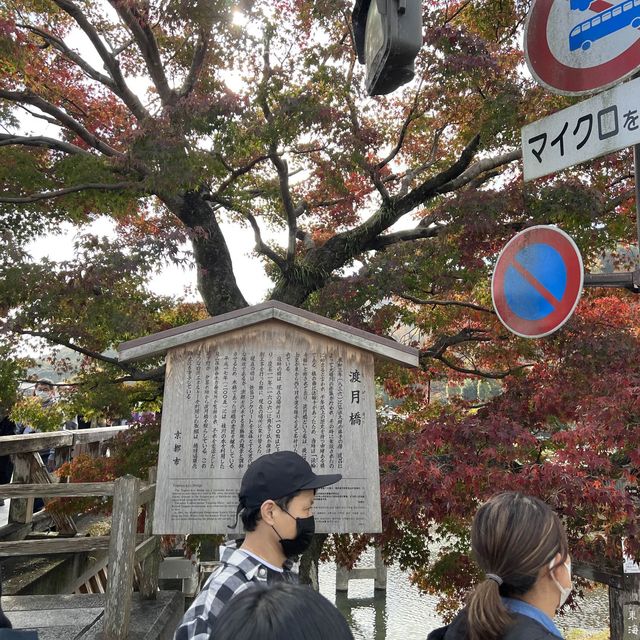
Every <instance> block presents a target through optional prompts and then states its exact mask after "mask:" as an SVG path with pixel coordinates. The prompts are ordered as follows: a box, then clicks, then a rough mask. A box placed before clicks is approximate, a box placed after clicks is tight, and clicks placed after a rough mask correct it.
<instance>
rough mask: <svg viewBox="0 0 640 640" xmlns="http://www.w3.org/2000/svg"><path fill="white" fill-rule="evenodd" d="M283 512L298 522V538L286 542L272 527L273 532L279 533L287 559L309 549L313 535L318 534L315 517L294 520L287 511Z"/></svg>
mask: <svg viewBox="0 0 640 640" xmlns="http://www.w3.org/2000/svg"><path fill="white" fill-rule="evenodd" d="M283 511H284V512H285V513H286V514H287V515H288V516H290V517H291V518H293V519H294V520H295V521H296V537H295V538H292V539H289V540H285V539H284V538H283V537H282V536H281V535H280V534H279V533H278V531H277V529H276V528H275V527H273V525H272V527H273V530H274V531H275V532H276V533H278V537H279V538H280V545H281V546H282V551H284V555H285V556H287V558H291V557H293V556H299V555H300V554H302V553H304V552H305V551H306V550H307V549H308V548H309V545H310V544H311V541H312V540H313V534H314V533H315V532H316V521H315V519H314V517H313V516H309V517H308V518H294V517H293V516H292V515H291V514H290V513H289V512H288V511H286V510H285V509H283Z"/></svg>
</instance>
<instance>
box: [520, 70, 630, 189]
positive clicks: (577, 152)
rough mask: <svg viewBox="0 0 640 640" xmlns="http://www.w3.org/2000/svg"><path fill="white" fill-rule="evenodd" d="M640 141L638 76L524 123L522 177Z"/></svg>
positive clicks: (572, 163) (601, 154) (538, 173)
mask: <svg viewBox="0 0 640 640" xmlns="http://www.w3.org/2000/svg"><path fill="white" fill-rule="evenodd" d="M638 143H640V78H637V79H635V80H631V81H630V82H626V83H625V84H622V85H619V86H617V87H614V88H613V89H609V90H608V91H605V92H604V93H601V94H599V95H597V96H594V97H593V98H589V99H588V100H584V101H583V102H581V103H579V104H576V105H574V106H572V107H569V108H568V109H563V110H562V111H558V112H557V113H554V114H553V115H550V116H548V117H546V118H543V119H542V120H538V121H537V122H534V123H532V124H529V125H527V126H526V127H523V128H522V160H523V164H524V180H525V181H527V180H533V179H534V178H539V177H540V176H544V175H547V174H549V173H554V172H555V171H560V170H561V169H566V168H567V167H571V166H573V165H576V164H579V163H581V162H585V161H586V160H591V159H592V158H597V157H599V156H603V155H606V154H608V153H613V152H614V151H618V150H619V149H623V148H625V147H629V146H631V145H634V144H638Z"/></svg>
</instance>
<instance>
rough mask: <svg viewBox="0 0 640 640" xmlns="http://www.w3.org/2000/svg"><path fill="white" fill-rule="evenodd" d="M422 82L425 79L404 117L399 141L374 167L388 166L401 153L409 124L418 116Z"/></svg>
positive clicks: (378, 169)
mask: <svg viewBox="0 0 640 640" xmlns="http://www.w3.org/2000/svg"><path fill="white" fill-rule="evenodd" d="M422 83H423V79H421V80H420V84H419V86H418V88H417V89H416V94H415V96H414V98H413V104H412V105H411V108H410V109H409V111H408V113H407V117H406V118H405V119H404V122H403V123H402V127H401V128H400V134H399V135H398V142H397V143H396V145H395V147H394V148H393V149H392V150H391V151H390V153H389V154H388V155H387V157H386V158H384V160H381V161H380V162H378V164H376V165H375V167H374V168H375V169H376V170H377V171H380V170H381V169H383V168H384V167H386V166H387V165H388V164H389V163H390V162H391V161H392V160H393V159H394V158H395V157H396V156H397V155H398V153H400V149H402V145H403V144H404V139H405V137H406V135H407V131H408V129H409V125H410V124H411V123H412V122H413V121H414V120H416V118H417V116H415V113H416V110H417V109H418V98H419V96H420V89H422Z"/></svg>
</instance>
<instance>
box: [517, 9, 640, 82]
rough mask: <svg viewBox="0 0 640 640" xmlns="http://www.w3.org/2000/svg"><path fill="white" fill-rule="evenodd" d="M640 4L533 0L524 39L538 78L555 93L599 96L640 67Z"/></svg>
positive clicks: (532, 69)
mask: <svg viewBox="0 0 640 640" xmlns="http://www.w3.org/2000/svg"><path fill="white" fill-rule="evenodd" d="M639 27H640V2H638V1H637V0H622V1H620V0H534V2H533V4H532V6H531V9H530V11H529V15H528V17H527V22H526V25H525V34H524V51H525V56H526V59H527V64H528V66H529V70H530V71H531V73H532V75H533V77H534V78H535V79H536V80H537V81H538V82H539V83H540V84H542V85H543V86H545V87H546V88H547V89H549V90H550V91H553V92H554V93H560V94H565V95H581V94H585V93H594V92H596V91H600V90H602V89H605V88H607V87H610V86H613V85H614V84H616V83H618V82H620V81H622V80H624V79H625V78H627V77H629V76H631V75H633V73H635V71H636V70H637V69H638V67H640V29H639Z"/></svg>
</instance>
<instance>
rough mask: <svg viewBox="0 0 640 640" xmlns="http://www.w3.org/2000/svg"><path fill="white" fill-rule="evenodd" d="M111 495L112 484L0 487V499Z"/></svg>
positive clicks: (81, 483) (62, 483) (3, 485)
mask: <svg viewBox="0 0 640 640" xmlns="http://www.w3.org/2000/svg"><path fill="white" fill-rule="evenodd" d="M112 495H113V482H60V483H58V484H1V485H0V498H30V497H35V498H60V497H73V498H79V497H87V496H112Z"/></svg>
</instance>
